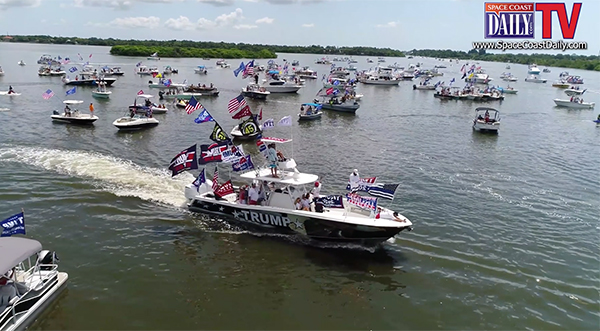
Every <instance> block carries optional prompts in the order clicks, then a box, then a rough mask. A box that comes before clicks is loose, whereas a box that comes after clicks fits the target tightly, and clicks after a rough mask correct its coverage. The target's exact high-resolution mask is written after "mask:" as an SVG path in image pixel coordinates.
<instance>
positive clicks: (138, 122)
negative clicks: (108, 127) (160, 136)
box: [113, 115, 160, 131]
mask: <svg viewBox="0 0 600 331" xmlns="http://www.w3.org/2000/svg"><path fill="white" fill-rule="evenodd" d="M158 123H160V122H159V121H158V120H157V119H156V118H154V117H147V116H139V115H135V116H125V117H121V118H117V119H116V120H115V121H114V122H113V125H114V126H116V127H117V128H118V129H119V130H120V131H135V130H142V129H147V128H152V127H155V126H157V125H158Z"/></svg>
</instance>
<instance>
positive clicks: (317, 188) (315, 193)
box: [311, 181, 323, 198]
mask: <svg viewBox="0 0 600 331" xmlns="http://www.w3.org/2000/svg"><path fill="white" fill-rule="evenodd" d="M322 187H323V185H321V183H319V182H318V181H316V182H315V187H313V189H312V192H311V193H312V195H313V198H319V197H320V195H321V188H322Z"/></svg>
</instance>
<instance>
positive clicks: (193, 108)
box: [185, 95, 202, 115]
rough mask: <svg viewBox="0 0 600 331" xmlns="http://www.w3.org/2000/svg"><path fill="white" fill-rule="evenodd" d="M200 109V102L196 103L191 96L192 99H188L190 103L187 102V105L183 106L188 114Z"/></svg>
mask: <svg viewBox="0 0 600 331" xmlns="http://www.w3.org/2000/svg"><path fill="white" fill-rule="evenodd" d="M200 108H202V104H200V102H198V101H197V100H196V98H194V96H193V95H192V97H191V98H190V101H189V102H188V104H187V105H186V106H185V111H186V112H187V113H188V115H189V114H191V113H193V112H195V111H196V110H198V109H200Z"/></svg>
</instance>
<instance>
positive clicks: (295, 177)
mask: <svg viewBox="0 0 600 331" xmlns="http://www.w3.org/2000/svg"><path fill="white" fill-rule="evenodd" d="M277 174H278V175H279V177H273V176H272V175H271V170H270V169H269V168H264V169H259V170H258V171H249V172H246V173H244V174H242V175H240V177H242V178H246V179H253V180H259V181H261V182H262V181H268V182H274V183H281V184H285V185H306V184H312V183H314V182H316V181H317V180H319V176H317V175H313V174H307V173H302V172H294V171H278V172H277Z"/></svg>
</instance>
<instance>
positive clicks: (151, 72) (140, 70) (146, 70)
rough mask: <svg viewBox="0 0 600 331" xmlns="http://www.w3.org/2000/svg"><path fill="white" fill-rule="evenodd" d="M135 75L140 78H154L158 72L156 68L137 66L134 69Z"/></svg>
mask: <svg viewBox="0 0 600 331" xmlns="http://www.w3.org/2000/svg"><path fill="white" fill-rule="evenodd" d="M135 73H136V74H138V75H140V76H156V75H158V74H159V73H160V72H159V71H158V67H147V66H138V67H137V68H136V69H135Z"/></svg>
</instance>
